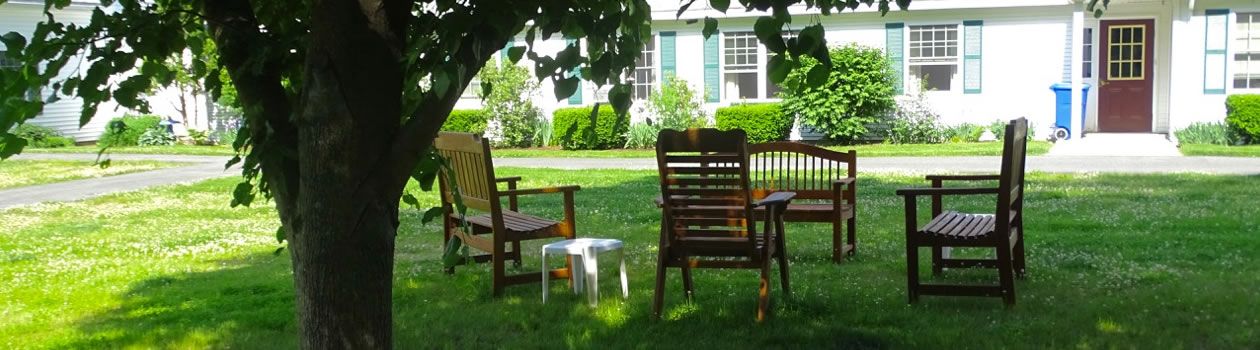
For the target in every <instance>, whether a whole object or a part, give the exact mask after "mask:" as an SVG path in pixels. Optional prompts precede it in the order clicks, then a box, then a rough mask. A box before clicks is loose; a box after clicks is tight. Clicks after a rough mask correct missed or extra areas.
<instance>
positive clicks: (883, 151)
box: [494, 141, 1051, 158]
mask: <svg viewBox="0 0 1260 350" xmlns="http://www.w3.org/2000/svg"><path fill="white" fill-rule="evenodd" d="M1050 145H1051V144H1050V143H1049V142H1043V141H1032V142H1029V143H1028V154H1029V155H1034V156H1036V155H1042V154H1046V152H1049V151H1050ZM827 148H828V149H832V150H836V151H841V152H848V151H849V150H850V149H852V150H856V151H857V152H858V157H949V156H1000V155H1002V143H1001V142H984V143H980V142H970V143H942V144H910V145H893V144H882V143H881V144H869V145H853V146H827ZM494 156H495V157H497V158H652V157H656V152H655V151H653V150H650V149H614V150H584V151H567V150H563V149H559V148H508V149H496V150H494Z"/></svg>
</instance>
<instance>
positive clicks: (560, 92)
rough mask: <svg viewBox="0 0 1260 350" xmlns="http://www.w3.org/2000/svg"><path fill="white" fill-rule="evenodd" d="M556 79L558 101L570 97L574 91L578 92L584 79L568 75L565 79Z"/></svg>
mask: <svg viewBox="0 0 1260 350" xmlns="http://www.w3.org/2000/svg"><path fill="white" fill-rule="evenodd" d="M554 80H555V85H556V86H555V88H554V89H553V90H555V94H556V101H560V100H563V99H566V98H569V96H573V93H575V92H577V89H578V86H579V85H581V82H582V80H581V79H578V78H577V77H568V78H564V79H554Z"/></svg>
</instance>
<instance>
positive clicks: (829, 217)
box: [748, 142, 857, 263]
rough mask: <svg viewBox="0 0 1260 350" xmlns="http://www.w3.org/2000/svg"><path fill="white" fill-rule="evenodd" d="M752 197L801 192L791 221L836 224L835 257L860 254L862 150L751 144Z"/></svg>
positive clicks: (787, 216)
mask: <svg viewBox="0 0 1260 350" xmlns="http://www.w3.org/2000/svg"><path fill="white" fill-rule="evenodd" d="M748 152H749V156H750V157H751V159H750V160H749V162H750V163H751V164H750V167H751V169H752V170H751V176H752V184H753V199H761V198H764V197H765V196H767V195H769V194H771V193H774V192H775V191H791V192H794V193H796V198H795V199H797V200H801V199H804V200H813V202H811V203H803V202H800V201H798V202H797V203H792V204H791V205H788V207H787V211H786V212H784V214H783V215H784V219H783V220H784V221H787V222H822V223H830V224H831V260H832V261H834V262H836V263H841V262H843V261H844V257H845V256H846V255H853V254H856V253H857V215H856V213H857V152H856V151H852V150H850V151H848V152H843V153H842V152H836V151H832V150H829V149H826V148H822V147H818V146H813V145H807V144H803V143H799V142H767V143H758V144H752V145H748Z"/></svg>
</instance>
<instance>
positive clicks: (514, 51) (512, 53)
mask: <svg viewBox="0 0 1260 350" xmlns="http://www.w3.org/2000/svg"><path fill="white" fill-rule="evenodd" d="M507 55H508V60H509V61H511V62H512V63H513V64H515V63H516V62H520V60H521V56H524V55H525V47H524V46H513V47H510V48H508V50H507Z"/></svg>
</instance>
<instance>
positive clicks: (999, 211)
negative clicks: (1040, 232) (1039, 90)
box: [897, 118, 1028, 306]
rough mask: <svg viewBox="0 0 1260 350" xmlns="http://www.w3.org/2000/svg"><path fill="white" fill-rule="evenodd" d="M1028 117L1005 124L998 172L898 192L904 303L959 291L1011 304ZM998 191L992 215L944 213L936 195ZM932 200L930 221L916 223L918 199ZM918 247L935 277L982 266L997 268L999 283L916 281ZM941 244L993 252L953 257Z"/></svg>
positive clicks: (1019, 263)
mask: <svg viewBox="0 0 1260 350" xmlns="http://www.w3.org/2000/svg"><path fill="white" fill-rule="evenodd" d="M1027 134H1028V121H1027V120H1025V119H1024V118H1020V119H1016V120H1012V121H1011V122H1010V124H1008V125H1007V126H1006V134H1005V137H1004V139H1003V142H1004V143H1005V144H1004V145H1003V151H1002V168H1001V174H999V175H954V176H943V175H942V176H928V177H927V179H928V180H929V181H931V182H932V188H912V189H900V190H897V194H898V195H901V196H904V197H905V201H906V262H907V264H908V265H907V268H906V275H907V282H908V289H909V301H910V303H915V302H917V301H918V300H919V295H921V294H930V295H959V296H964V295H965V296H992V297H1002V300H1003V301H1004V302H1005V303H1006V304H1007V305H1008V306H1010V305H1014V304H1015V282H1014V280H1013V277H1014V275H1015V274H1018V275H1019V276H1020V277H1023V275H1024V267H1025V263H1024V168H1025V167H1024V160H1025V153H1026V152H1025V151H1026V148H1027V143H1028V141H1027ZM979 180H997V181H998V186H997V187H996V188H992V187H943V184H944V182H945V181H979ZM994 194H996V195H997V205H996V208H995V209H996V211H995V212H994V213H993V214H966V213H959V212H955V211H944V210H943V209H944V208H943V204H942V202H941V198H942V197H943V196H956V195H994ZM919 196H930V197H931V198H932V220H931V221H930V222H928V223H927V225H924V226H922V227H919V225H918V223H917V218H918V209H917V208H918V202H917V200H916V199H917V197H919ZM919 247H930V248H931V249H932V272H933V274H934V275H938V276H939V275H940V274H941V273H942V271H943V270H944V268H947V267H949V268H955V267H957V268H962V267H986V268H996V269H997V270H998V280H999V284H998V285H950V284H922V283H919ZM945 247H987V248H993V249H995V250H996V251H997V258H996V259H952V258H949V257H947V256H945V254H944V252H943V248H945Z"/></svg>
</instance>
